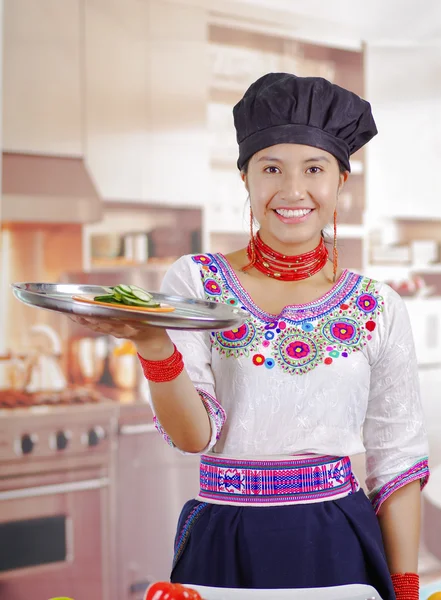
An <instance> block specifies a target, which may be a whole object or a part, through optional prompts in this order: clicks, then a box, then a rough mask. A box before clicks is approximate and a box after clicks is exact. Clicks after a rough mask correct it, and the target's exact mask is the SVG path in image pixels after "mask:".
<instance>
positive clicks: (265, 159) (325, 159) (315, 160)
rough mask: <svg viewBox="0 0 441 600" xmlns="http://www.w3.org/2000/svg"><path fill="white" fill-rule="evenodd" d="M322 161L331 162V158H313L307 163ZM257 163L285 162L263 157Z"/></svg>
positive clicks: (271, 157)
mask: <svg viewBox="0 0 441 600" xmlns="http://www.w3.org/2000/svg"><path fill="white" fill-rule="evenodd" d="M320 161H324V162H327V163H329V162H331V161H330V160H329V158H327V157H326V156H313V157H312V158H308V159H306V160H305V161H303V162H305V163H310V162H320ZM257 162H278V163H280V162H283V161H282V160H281V159H280V158H275V157H274V156H261V157H260V158H259V159H258V161H257Z"/></svg>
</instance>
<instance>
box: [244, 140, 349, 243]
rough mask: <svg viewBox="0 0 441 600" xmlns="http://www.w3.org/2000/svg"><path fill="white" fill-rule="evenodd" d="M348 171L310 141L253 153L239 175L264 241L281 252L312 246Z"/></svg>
mask: <svg viewBox="0 0 441 600" xmlns="http://www.w3.org/2000/svg"><path fill="white" fill-rule="evenodd" d="M347 177H348V172H345V173H343V174H342V173H340V170H339V166H338V162H337V160H336V158H335V157H334V156H333V155H332V154H329V152H326V151H325V150H320V149H319V148H314V147H312V146H303V145H300V144H278V145H276V146H271V147H269V148H265V149H264V150H261V151H259V152H257V153H256V154H254V155H253V156H252V158H251V159H250V161H249V164H248V171H247V173H246V174H245V173H242V178H243V180H244V182H245V186H246V188H247V190H248V192H249V194H250V201H251V207H252V209H253V214H254V216H255V218H256V220H257V221H258V222H259V224H260V234H261V237H262V239H263V241H264V242H265V243H266V244H268V245H269V246H271V247H272V248H274V249H275V250H279V251H281V252H286V247H287V246H295V247H296V252H295V253H297V254H298V253H301V252H307V251H309V250H312V249H313V248H315V247H316V246H317V245H318V242H319V240H320V235H321V231H322V229H323V228H324V227H325V226H326V225H327V224H328V223H330V222H331V221H332V219H333V214H334V210H335V209H336V206H337V198H338V194H339V191H340V190H341V188H342V186H343V184H344V182H345V181H346V179H347ZM299 246H300V247H299Z"/></svg>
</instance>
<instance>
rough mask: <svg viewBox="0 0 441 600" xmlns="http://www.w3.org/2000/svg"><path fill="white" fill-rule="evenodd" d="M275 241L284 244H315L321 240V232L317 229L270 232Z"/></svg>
mask: <svg viewBox="0 0 441 600" xmlns="http://www.w3.org/2000/svg"><path fill="white" fill-rule="evenodd" d="M269 233H270V235H271V238H272V239H273V241H274V242H277V243H278V244H282V245H284V246H304V245H311V244H313V245H315V244H317V243H318V241H319V240H320V235H321V233H320V232H317V231H314V232H312V231H296V232H294V231H288V230H287V229H285V231H280V230H279V231H271V232H269Z"/></svg>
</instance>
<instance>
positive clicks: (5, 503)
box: [0, 402, 118, 600]
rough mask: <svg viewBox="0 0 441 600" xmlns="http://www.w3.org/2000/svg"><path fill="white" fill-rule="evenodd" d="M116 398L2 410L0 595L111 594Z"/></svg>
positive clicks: (20, 598) (108, 599)
mask: <svg viewBox="0 0 441 600" xmlns="http://www.w3.org/2000/svg"><path fill="white" fill-rule="evenodd" d="M117 416H118V405H117V404H116V403H112V402H94V403H91V404H84V405H83V406H82V407H81V409H78V408H77V407H75V406H63V405H58V406H50V405H48V404H46V405H40V406H34V407H30V408H18V409H17V408H16V409H10V408H9V409H4V410H2V411H0V539H1V544H0V598H2V599H3V598H4V599H5V600H26V599H28V598H33V600H48V598H52V597H54V596H64V595H66V596H69V597H72V598H75V599H76V600H80V599H81V600H82V599H84V600H89V599H90V600H116V596H115V595H114V585H113V584H112V573H113V572H114V568H115V562H114V557H115V543H114V537H115V536H114V527H113V528H112V526H111V524H112V523H114V522H115V515H114V502H113V499H114V490H113V486H114V475H113V473H114V466H115V451H116V445H115V440H116V432H117Z"/></svg>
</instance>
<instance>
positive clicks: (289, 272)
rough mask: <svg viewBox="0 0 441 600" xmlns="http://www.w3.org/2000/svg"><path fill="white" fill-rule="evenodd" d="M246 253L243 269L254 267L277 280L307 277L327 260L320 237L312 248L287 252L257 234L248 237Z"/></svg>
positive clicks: (314, 272)
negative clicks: (300, 251)
mask: <svg viewBox="0 0 441 600" xmlns="http://www.w3.org/2000/svg"><path fill="white" fill-rule="evenodd" d="M247 255H248V259H249V261H250V262H249V263H248V265H246V267H244V268H243V271H248V270H249V269H251V268H253V267H254V268H255V269H257V270H258V271H260V272H261V273H263V274H264V275H267V277H272V278H273V279H278V280H279V281H301V280H302V279H308V278H309V277H312V276H313V275H315V274H316V273H318V272H319V271H321V270H322V269H323V268H324V267H325V265H326V263H327V261H328V250H327V249H326V246H325V243H324V241H323V239H321V238H320V241H319V243H318V245H317V246H316V247H315V248H313V249H312V250H308V251H306V252H302V253H298V252H297V253H296V254H288V253H287V250H285V251H284V252H279V251H278V250H275V249H274V248H272V247H271V246H270V245H269V244H266V243H265V242H264V241H263V240H262V238H261V236H260V235H259V234H257V235H256V236H254V237H253V238H251V239H250V242H249V244H248V248H247ZM334 280H335V268H334Z"/></svg>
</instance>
